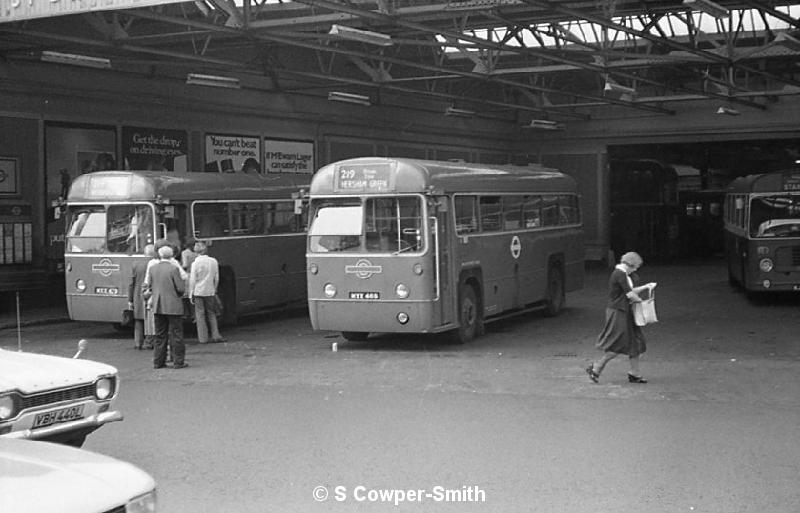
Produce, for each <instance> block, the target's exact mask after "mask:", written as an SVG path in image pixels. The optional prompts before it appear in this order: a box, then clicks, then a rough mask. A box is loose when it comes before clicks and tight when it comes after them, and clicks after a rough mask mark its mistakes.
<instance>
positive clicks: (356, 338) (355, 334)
mask: <svg viewBox="0 0 800 513" xmlns="http://www.w3.org/2000/svg"><path fill="white" fill-rule="evenodd" d="M342 336H343V337H344V339H345V340H348V341H350V342H363V341H365V340H367V337H369V333H368V332H366V331H343V332H342Z"/></svg>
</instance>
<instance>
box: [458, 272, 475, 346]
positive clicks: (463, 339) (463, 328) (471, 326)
mask: <svg viewBox="0 0 800 513" xmlns="http://www.w3.org/2000/svg"><path fill="white" fill-rule="evenodd" d="M460 292H461V293H460V294H459V295H458V329H456V330H455V332H454V335H455V337H454V338H455V341H456V342H458V343H459V344H465V343H467V342H469V341H471V340H473V339H474V338H475V337H476V336H477V335H478V334H479V333H480V314H479V310H478V295H477V294H476V293H475V288H474V287H473V286H472V285H462V286H461V291H460Z"/></svg>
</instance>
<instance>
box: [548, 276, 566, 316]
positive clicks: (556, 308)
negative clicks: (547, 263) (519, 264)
mask: <svg viewBox="0 0 800 513" xmlns="http://www.w3.org/2000/svg"><path fill="white" fill-rule="evenodd" d="M564 302H565V300H564V273H562V272H561V269H559V268H558V267H556V266H551V267H550V269H549V270H548V271H547V295H546V296H545V300H544V313H545V315H547V316H548V317H555V316H556V315H558V314H560V313H561V311H562V310H563V309H564Z"/></svg>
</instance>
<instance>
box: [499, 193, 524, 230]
mask: <svg viewBox="0 0 800 513" xmlns="http://www.w3.org/2000/svg"><path fill="white" fill-rule="evenodd" d="M521 219H522V196H503V229H504V230H519V229H520V222H521Z"/></svg>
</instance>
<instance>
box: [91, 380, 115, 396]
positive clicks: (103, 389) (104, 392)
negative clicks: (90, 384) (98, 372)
mask: <svg viewBox="0 0 800 513" xmlns="http://www.w3.org/2000/svg"><path fill="white" fill-rule="evenodd" d="M113 394H114V380H113V378H102V379H98V380H97V383H95V385H94V395H95V396H96V397H97V398H98V399H100V400H103V399H108V398H109V397H111V396H112V395H113Z"/></svg>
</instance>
